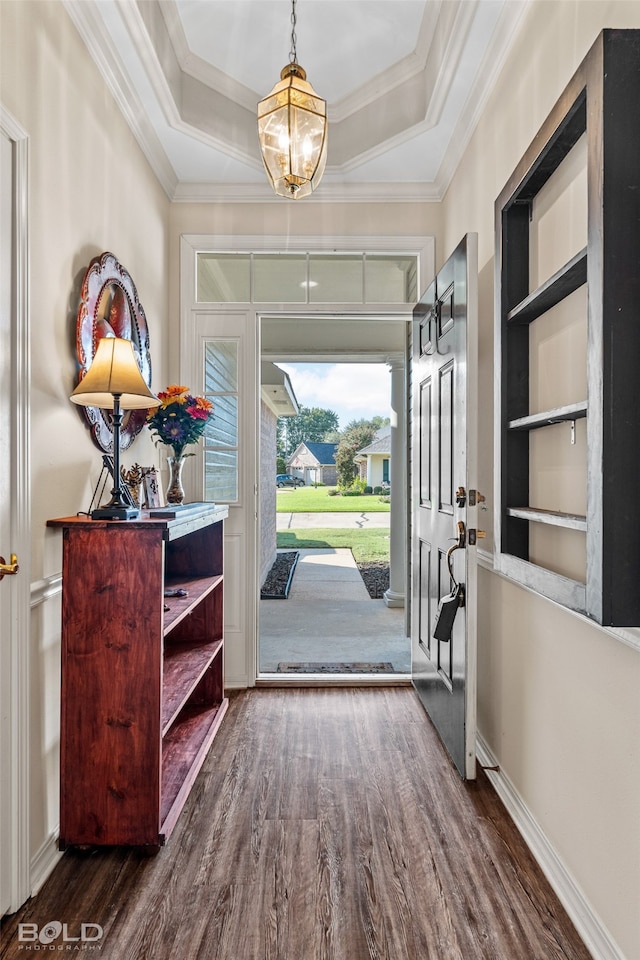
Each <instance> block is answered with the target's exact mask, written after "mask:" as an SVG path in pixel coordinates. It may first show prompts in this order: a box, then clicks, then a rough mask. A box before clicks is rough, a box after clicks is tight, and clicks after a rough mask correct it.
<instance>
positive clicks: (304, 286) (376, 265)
mask: <svg viewBox="0 0 640 960" xmlns="http://www.w3.org/2000/svg"><path fill="white" fill-rule="evenodd" d="M417 280H418V257H417V256H416V255H415V254H381V253H353V252H351V253H337V252H332V253H310V252H306V253H305V252H300V253H218V252H215V251H214V252H209V251H207V252H198V253H197V254H196V300H197V302H198V303H312V304H313V303H317V304H321V303H377V304H380V303H415V301H416V300H417V297H418V292H417Z"/></svg>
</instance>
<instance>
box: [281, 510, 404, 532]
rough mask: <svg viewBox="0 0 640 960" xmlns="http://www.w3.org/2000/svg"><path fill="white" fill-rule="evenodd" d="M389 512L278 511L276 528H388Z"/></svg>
mask: <svg viewBox="0 0 640 960" xmlns="http://www.w3.org/2000/svg"><path fill="white" fill-rule="evenodd" d="M390 516H391V514H389V513H278V514H277V515H276V529H277V530H305V529H309V528H311V527H336V528H344V527H359V528H360V529H361V530H364V529H365V527H378V528H380V527H382V528H385V527H386V528H387V529H388V528H389V518H390Z"/></svg>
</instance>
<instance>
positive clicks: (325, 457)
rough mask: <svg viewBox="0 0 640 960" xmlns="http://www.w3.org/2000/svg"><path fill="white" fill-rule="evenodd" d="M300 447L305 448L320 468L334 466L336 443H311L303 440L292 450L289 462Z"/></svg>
mask: <svg viewBox="0 0 640 960" xmlns="http://www.w3.org/2000/svg"><path fill="white" fill-rule="evenodd" d="M301 447H306V448H307V450H308V451H309V453H310V454H311V456H312V457H314V459H315V460H316V461H317V462H318V464H320V465H321V466H327V465H328V464H334V463H335V462H336V450H337V449H338V444H337V443H313V441H311V440H309V441H307V440H303V441H302V443H300V444H298V446H297V447H296V449H295V450H294V452H293V455H292V457H291V461H293V459H295V457H296V456H297V454H298V453H299V451H300V448H301Z"/></svg>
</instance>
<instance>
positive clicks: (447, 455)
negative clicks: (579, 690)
mask: <svg viewBox="0 0 640 960" xmlns="http://www.w3.org/2000/svg"><path fill="white" fill-rule="evenodd" d="M477 262H478V250H477V235H476V234H468V235H467V236H466V237H465V238H464V240H463V241H462V242H461V243H460V245H459V246H458V247H457V248H456V250H455V251H454V252H453V254H452V255H451V257H450V258H449V259H448V260H447V262H446V263H445V265H444V266H443V267H442V269H441V270H440V272H439V273H438V275H437V277H435V279H434V280H433V282H432V283H431V284H430V285H429V287H428V289H427V291H426V293H425V294H424V296H423V297H422V299H421V300H420V302H419V303H418V305H417V306H416V308H415V311H414V320H413V357H412V384H413V387H412V391H413V397H412V402H413V444H412V450H413V453H412V461H413V470H412V476H413V479H412V510H413V517H412V520H413V538H412V542H413V547H412V550H413V556H412V561H413V562H412V571H413V573H412V588H411V589H412V624H411V637H412V640H411V646H412V651H411V661H412V666H411V672H412V680H413V684H414V686H415V688H416V690H417V692H418V695H419V696H420V699H421V701H422V703H423V705H424V707H425V709H426V711H427V713H428V714H429V716H430V717H431V719H432V721H433V723H434V724H435V726H436V728H437V730H438V732H439V734H440V737H441V739H442V741H443V743H444V744H445V746H446V748H447V750H448V751H449V754H450V755H451V758H452V759H453V762H454V763H455V765H456V767H457V768H458V770H459V772H460V774H461V775H462V777H464V778H465V779H467V780H472V779H475V775H476V773H475V768H476V754H475V747H476V629H477V623H476V555H475V554H476V551H475V543H476V538H477V528H478V524H477V520H476V517H477V509H478V501H479V495H478V491H477V489H476V475H477V474H476V470H477V466H476V437H477V429H476V425H477V390H476V375H477V329H478V325H477V272H478V266H477ZM447 595H451V596H452V599H451V600H450V601H449V602H448V603H444V604H442V603H441V602H440V601H441V599H442V598H443V597H446V596H447ZM434 634H435V635H437V636H438V637H439V639H436V636H435V635H434Z"/></svg>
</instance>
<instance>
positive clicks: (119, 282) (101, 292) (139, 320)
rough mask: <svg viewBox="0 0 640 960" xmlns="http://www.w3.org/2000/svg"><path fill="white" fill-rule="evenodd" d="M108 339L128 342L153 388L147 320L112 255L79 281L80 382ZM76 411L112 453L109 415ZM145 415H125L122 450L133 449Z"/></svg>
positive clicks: (91, 267) (105, 256) (105, 255)
mask: <svg viewBox="0 0 640 960" xmlns="http://www.w3.org/2000/svg"><path fill="white" fill-rule="evenodd" d="M109 336H111V337H121V338H122V339H123V340H130V341H131V342H132V344H133V351H134V353H135V355H136V360H137V361H138V366H139V367H140V372H141V373H142V377H143V379H144V381H145V383H146V384H147V386H148V387H151V355H150V353H149V330H148V328H147V318H146V317H145V314H144V310H143V309H142V304H141V303H140V300H139V299H138V291H137V290H136V285H135V283H134V282H133V280H132V278H131V276H130V274H129V273H128V272H127V270H125V268H124V267H123V266H122V264H121V263H120V262H119V261H118V260H117V258H116V257H115V256H114V255H113V254H112V253H109V252H108V251H106V252H105V253H102V254H100V256H98V257H94V258H93V260H92V261H91V263H90V264H89V266H88V267H87V272H86V273H85V276H84V279H83V281H82V289H81V293H80V306H79V308H78V320H77V326H76V350H77V356H78V383H80V381H81V380H82V378H83V377H84V376H85V374H86V373H87V370H88V369H89V367H90V366H91V363H92V361H93V358H94V355H95V352H96V349H97V346H98V341H99V340H101V339H102V338H103V337H109ZM80 409H81V410H82V412H83V414H84V416H85V417H86V419H87V421H88V424H89V428H90V430H91V436H92V437H93V440H94V442H95V443H96V445H97V446H98V447H99V448H100V450H103V451H104V452H105V453H112V452H113V429H112V425H111V421H110V418H109V415H108V411H106V410H101V409H99V408H97V407H81V408H80ZM146 416H147V412H146V410H127V411H125V413H124V417H123V422H122V428H121V434H120V447H121V449H122V450H126V449H127V447H129V446H131V444H132V443H133V441H134V439H135V438H136V436H137V435H138V434H139V433H140V431H141V430H142V428H143V426H144V424H145V420H146Z"/></svg>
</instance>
